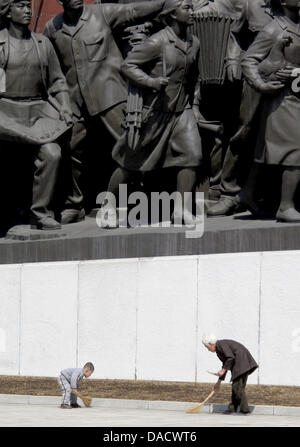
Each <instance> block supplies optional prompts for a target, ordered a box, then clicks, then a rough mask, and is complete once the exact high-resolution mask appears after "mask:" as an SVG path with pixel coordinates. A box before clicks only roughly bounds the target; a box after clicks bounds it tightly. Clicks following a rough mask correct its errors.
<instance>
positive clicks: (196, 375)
mask: <svg viewBox="0 0 300 447" xmlns="http://www.w3.org/2000/svg"><path fill="white" fill-rule="evenodd" d="M199 261H200V258H199V256H198V257H197V270H196V273H197V275H196V281H197V289H196V290H197V298H196V328H195V329H196V334H195V336H196V344H195V347H196V352H195V383H197V378H198V367H197V354H198V335H199V334H198V331H199V321H198V313H199V263H200V262H199Z"/></svg>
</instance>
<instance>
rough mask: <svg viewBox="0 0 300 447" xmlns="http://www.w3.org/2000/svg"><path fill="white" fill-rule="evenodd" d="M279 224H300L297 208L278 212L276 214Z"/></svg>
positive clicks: (299, 214)
mask: <svg viewBox="0 0 300 447" xmlns="http://www.w3.org/2000/svg"><path fill="white" fill-rule="evenodd" d="M276 219H277V222H289V223H295V222H300V213H298V211H297V210H295V208H289V209H287V210H284V211H282V210H280V209H279V210H278V211H277V214H276Z"/></svg>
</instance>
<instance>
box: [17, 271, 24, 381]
mask: <svg viewBox="0 0 300 447" xmlns="http://www.w3.org/2000/svg"><path fill="white" fill-rule="evenodd" d="M23 268H24V264H21V268H20V285H19V340H18V345H19V356H18V357H19V359H18V363H19V365H18V375H19V376H20V375H21V339H22V337H21V330H22V282H23Z"/></svg>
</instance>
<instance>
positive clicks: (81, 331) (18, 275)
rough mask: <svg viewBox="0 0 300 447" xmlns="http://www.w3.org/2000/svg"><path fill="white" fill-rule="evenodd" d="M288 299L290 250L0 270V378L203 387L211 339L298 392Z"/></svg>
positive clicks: (293, 297)
mask: <svg viewBox="0 0 300 447" xmlns="http://www.w3.org/2000/svg"><path fill="white" fill-rule="evenodd" d="M299 298H300V251H286V252H267V253H244V254H240V253H239V254H223V255H204V256H185V257H168V258H145V259H126V260H103V261H86V262H61V263H38V264H37V263H35V264H24V265H12V266H6V265H5V266H0V374H1V375H31V376H50V377H51V376H56V375H57V374H58V372H59V371H60V369H62V368H65V367H69V366H81V365H83V364H84V363H85V362H87V361H92V362H94V364H95V367H96V371H95V374H94V376H93V377H95V378H101V379H102V378H109V379H132V380H134V379H140V380H170V381H190V382H193V381H195V380H196V381H199V382H213V381H215V380H214V377H213V376H211V375H210V374H208V373H207V370H212V371H217V370H218V369H219V368H220V366H221V365H220V361H219V360H218V358H217V357H216V355H215V354H212V353H209V352H208V351H207V350H206V349H205V348H204V347H203V345H202V343H201V338H202V334H203V333H204V332H213V333H215V334H216V335H217V337H218V338H232V339H235V340H238V341H240V342H242V343H243V344H245V345H246V346H247V347H248V348H249V350H250V351H251V353H252V354H253V356H254V358H255V359H256V360H257V361H258V363H259V364H260V368H259V370H258V371H257V372H255V373H254V374H253V375H252V376H251V377H250V380H249V383H261V384H273V385H298V386H300V376H299V374H298V368H299V366H298V365H299V361H300V299H299ZM228 379H229V377H228Z"/></svg>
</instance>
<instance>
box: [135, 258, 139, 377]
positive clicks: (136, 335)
mask: <svg viewBox="0 0 300 447" xmlns="http://www.w3.org/2000/svg"><path fill="white" fill-rule="evenodd" d="M140 262H141V261H140V258H138V260H137V264H136V287H135V353H134V380H137V349H138V347H137V345H138V299H139V280H140Z"/></svg>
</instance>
